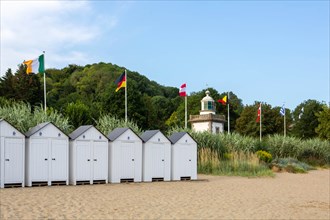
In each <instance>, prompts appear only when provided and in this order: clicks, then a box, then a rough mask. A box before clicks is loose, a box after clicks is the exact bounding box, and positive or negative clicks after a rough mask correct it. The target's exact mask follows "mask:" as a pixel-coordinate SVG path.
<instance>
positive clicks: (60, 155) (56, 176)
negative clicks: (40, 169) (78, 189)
mask: <svg viewBox="0 0 330 220" xmlns="http://www.w3.org/2000/svg"><path fill="white" fill-rule="evenodd" d="M67 158H68V149H67V142H66V140H52V156H51V158H50V160H51V164H52V168H51V169H52V180H53V181H56V180H65V179H66V178H67V176H68V175H67V173H68V171H67V167H68V165H67Z"/></svg>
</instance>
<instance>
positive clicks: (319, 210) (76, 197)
mask: <svg viewBox="0 0 330 220" xmlns="http://www.w3.org/2000/svg"><path fill="white" fill-rule="evenodd" d="M198 178H199V179H200V180H199V181H185V182H154V183H124V184H103V185H85V186H51V187H33V188H30V187H25V188H7V189H0V219H45V218H47V219H330V170H316V171H310V172H309V173H308V174H292V173H277V174H276V176H275V177H274V178H271V177H266V178H246V177H225V176H207V175H198Z"/></svg>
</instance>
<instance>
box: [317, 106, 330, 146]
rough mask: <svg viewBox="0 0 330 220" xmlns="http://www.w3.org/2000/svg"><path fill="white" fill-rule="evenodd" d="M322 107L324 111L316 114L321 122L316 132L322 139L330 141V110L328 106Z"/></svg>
mask: <svg viewBox="0 0 330 220" xmlns="http://www.w3.org/2000/svg"><path fill="white" fill-rule="evenodd" d="M322 107H323V109H322V111H320V112H317V113H316V114H315V115H316V117H317V120H318V122H319V125H318V126H317V127H316V129H315V132H316V133H317V135H318V136H319V137H320V138H322V139H325V140H330V108H329V107H328V106H327V105H323V106H322Z"/></svg>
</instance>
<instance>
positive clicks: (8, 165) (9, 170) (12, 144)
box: [4, 138, 23, 183]
mask: <svg viewBox="0 0 330 220" xmlns="http://www.w3.org/2000/svg"><path fill="white" fill-rule="evenodd" d="M22 146H23V140H22V139H12V138H5V152H4V156H5V171H4V172H5V181H4V182H5V183H16V182H21V181H23V148H22Z"/></svg>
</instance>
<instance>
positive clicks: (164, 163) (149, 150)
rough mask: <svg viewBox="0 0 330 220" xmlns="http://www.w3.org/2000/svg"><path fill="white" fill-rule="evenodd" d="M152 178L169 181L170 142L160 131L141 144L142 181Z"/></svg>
mask: <svg viewBox="0 0 330 220" xmlns="http://www.w3.org/2000/svg"><path fill="white" fill-rule="evenodd" d="M152 178H163V179H164V181H170V180H171V142H170V141H169V140H168V139H167V138H166V136H165V135H163V134H162V133H161V132H160V131H159V132H158V133H156V134H155V135H154V136H153V137H151V138H150V139H149V140H148V141H147V142H145V143H143V172H142V180H143V181H144V182H151V181H152Z"/></svg>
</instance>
